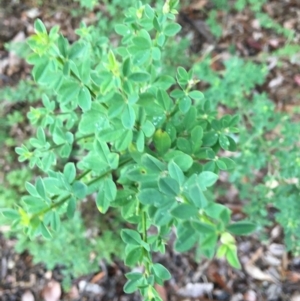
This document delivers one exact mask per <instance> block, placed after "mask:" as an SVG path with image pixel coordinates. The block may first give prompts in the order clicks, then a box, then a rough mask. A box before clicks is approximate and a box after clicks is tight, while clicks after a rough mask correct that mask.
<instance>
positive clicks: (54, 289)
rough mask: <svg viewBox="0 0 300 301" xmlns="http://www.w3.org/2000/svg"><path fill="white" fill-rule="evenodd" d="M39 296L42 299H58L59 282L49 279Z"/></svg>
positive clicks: (53, 300) (49, 300)
mask: <svg viewBox="0 0 300 301" xmlns="http://www.w3.org/2000/svg"><path fill="white" fill-rule="evenodd" d="M41 296H42V298H43V299H44V301H59V300H60V296H61V287H60V284H59V283H58V282H57V281H55V280H51V281H50V282H49V283H48V284H47V285H46V286H45V287H44V289H43V290H42V293H41Z"/></svg>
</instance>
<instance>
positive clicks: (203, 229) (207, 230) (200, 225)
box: [191, 221, 216, 234]
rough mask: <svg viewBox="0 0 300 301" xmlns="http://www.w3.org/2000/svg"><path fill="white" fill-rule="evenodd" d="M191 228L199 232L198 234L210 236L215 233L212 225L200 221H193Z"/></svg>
mask: <svg viewBox="0 0 300 301" xmlns="http://www.w3.org/2000/svg"><path fill="white" fill-rule="evenodd" d="M191 224H192V227H193V228H194V229H195V230H196V231H197V232H199V233H200V234H211V233H216V229H215V227H214V226H213V225H210V224H207V223H204V222H200V221H193V222H191Z"/></svg>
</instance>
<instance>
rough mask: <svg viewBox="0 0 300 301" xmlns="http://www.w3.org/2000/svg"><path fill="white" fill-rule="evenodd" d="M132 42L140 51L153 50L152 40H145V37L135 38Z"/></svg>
mask: <svg viewBox="0 0 300 301" xmlns="http://www.w3.org/2000/svg"><path fill="white" fill-rule="evenodd" d="M132 42H133V43H134V44H135V45H136V46H137V47H138V48H139V49H143V50H148V49H149V48H151V46H152V44H151V40H150V41H149V39H146V38H143V37H134V38H133V39H132Z"/></svg>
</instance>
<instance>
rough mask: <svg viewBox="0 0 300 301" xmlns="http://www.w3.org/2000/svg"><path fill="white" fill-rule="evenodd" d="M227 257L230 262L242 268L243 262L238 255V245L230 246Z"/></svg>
mask: <svg viewBox="0 0 300 301" xmlns="http://www.w3.org/2000/svg"><path fill="white" fill-rule="evenodd" d="M225 256H226V259H227V261H228V262H229V264H230V265H231V266H232V267H234V268H236V269H241V264H240V261H239V258H238V256H237V247H236V246H235V245H230V246H228V249H227V252H226V255H225Z"/></svg>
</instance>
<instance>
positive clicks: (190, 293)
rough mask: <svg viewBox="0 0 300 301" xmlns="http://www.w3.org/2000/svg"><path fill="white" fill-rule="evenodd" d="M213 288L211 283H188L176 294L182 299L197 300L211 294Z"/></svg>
mask: <svg viewBox="0 0 300 301" xmlns="http://www.w3.org/2000/svg"><path fill="white" fill-rule="evenodd" d="M213 288H214V285H213V283H188V284H187V285H186V286H185V287H183V288H180V289H179V290H178V291H177V293H178V295H180V296H182V297H188V298H198V297H202V296H203V295H204V294H209V293H211V292H212V290H213Z"/></svg>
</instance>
